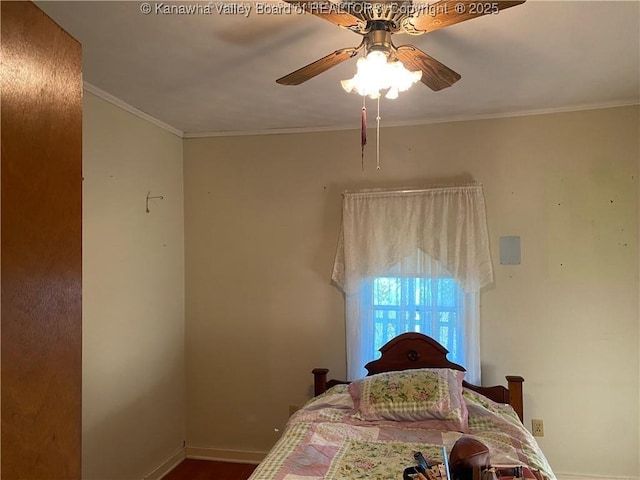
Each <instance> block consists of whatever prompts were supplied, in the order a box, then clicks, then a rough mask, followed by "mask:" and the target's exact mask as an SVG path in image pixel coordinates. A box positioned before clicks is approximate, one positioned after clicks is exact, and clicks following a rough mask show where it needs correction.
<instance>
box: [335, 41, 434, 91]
mask: <svg viewBox="0 0 640 480" xmlns="http://www.w3.org/2000/svg"><path fill="white" fill-rule="evenodd" d="M356 67H357V71H356V74H355V75H354V76H353V78H350V79H348V80H342V81H341V82H340V83H341V85H342V88H343V89H344V90H345V91H346V92H347V93H351V92H354V93H357V94H359V95H362V96H368V97H370V98H374V99H375V98H379V97H380V95H381V91H384V90H387V94H386V98H390V99H393V98H398V93H399V92H404V91H406V90H408V89H409V88H410V87H411V86H412V85H413V84H414V83H416V82H418V81H419V80H420V79H421V78H422V71H420V70H419V71H416V72H411V71H409V70H407V69H406V68H405V66H404V65H403V64H402V63H401V62H398V61H395V62H389V61H388V52H385V51H383V50H378V49H376V50H371V51H370V52H369V53H368V54H367V56H366V57H361V58H359V59H358V62H357V65H356Z"/></svg>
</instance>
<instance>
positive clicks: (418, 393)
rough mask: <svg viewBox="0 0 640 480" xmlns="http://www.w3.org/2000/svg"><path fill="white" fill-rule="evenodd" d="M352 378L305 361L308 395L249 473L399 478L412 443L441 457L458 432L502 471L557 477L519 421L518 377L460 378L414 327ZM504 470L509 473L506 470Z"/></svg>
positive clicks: (264, 478) (309, 479)
mask: <svg viewBox="0 0 640 480" xmlns="http://www.w3.org/2000/svg"><path fill="white" fill-rule="evenodd" d="M380 352H381V354H382V355H381V357H380V358H379V359H377V360H374V361H372V362H369V363H368V364H367V365H366V366H365V368H366V369H367V371H368V376H367V377H365V378H363V379H359V380H356V381H353V382H350V383H349V382H345V381H340V380H335V379H328V378H327V375H328V370H327V369H324V368H316V369H314V370H313V372H312V373H313V375H314V391H315V395H316V396H315V397H314V398H313V399H311V400H310V401H309V402H308V403H307V404H306V405H305V406H304V407H303V408H301V409H300V410H299V411H297V412H296V413H295V414H294V415H292V416H291V418H290V419H289V421H288V423H287V426H286V428H285V430H284V432H283V434H282V436H281V437H280V439H279V440H278V441H277V442H276V444H275V445H274V447H273V448H272V449H271V451H270V452H269V453H268V454H267V456H266V457H265V459H264V460H263V461H262V462H261V463H260V465H258V467H257V468H256V470H255V471H254V473H253V474H252V475H251V477H250V479H249V480H320V479H327V480H334V479H335V480H337V479H342V480H355V479H363V478H367V479H385V480H386V479H402V478H403V471H404V470H405V469H406V468H407V467H411V466H413V465H415V460H414V456H413V455H414V452H417V451H420V452H422V453H423V455H424V456H425V457H426V458H427V459H428V460H431V461H434V462H442V461H443V458H444V456H443V451H442V450H443V449H442V447H443V446H444V447H445V449H446V451H447V452H451V449H452V448H453V445H454V444H455V442H456V441H457V440H458V439H459V438H461V437H463V436H465V437H471V438H474V439H476V440H479V441H481V442H482V443H484V444H485V445H486V446H487V447H488V448H489V452H490V457H491V464H492V465H493V466H496V467H498V468H499V473H502V476H501V478H502V477H505V476H507V477H508V476H511V477H513V472H514V471H518V472H519V471H520V470H514V469H513V467H523V468H522V472H523V475H522V476H523V477H524V478H528V479H538V480H539V479H547V480H555V476H554V474H553V472H552V470H551V467H550V466H549V463H548V461H547V460H546V458H545V456H544V454H543V453H542V451H541V450H540V448H539V446H538V444H537V442H536V440H535V439H534V438H533V436H532V435H531V434H530V433H529V431H528V430H527V429H526V428H525V427H524V425H523V424H522V418H523V395H522V383H523V381H524V380H523V379H522V377H517V376H508V377H506V379H507V387H504V386H493V387H480V386H476V385H472V384H470V383H467V382H466V381H464V373H465V370H464V368H463V367H462V366H460V365H457V364H455V363H452V362H450V361H449V360H448V359H447V353H448V351H447V350H446V349H445V348H444V347H443V346H442V345H440V344H439V343H438V342H436V341H435V340H434V339H432V338H430V337H428V336H426V335H423V334H420V333H413V332H411V333H404V334H401V335H399V336H397V337H396V338H394V339H392V340H391V341H389V342H388V343H387V344H385V345H384V346H383V347H382V348H381V349H380ZM510 472H511V473H510Z"/></svg>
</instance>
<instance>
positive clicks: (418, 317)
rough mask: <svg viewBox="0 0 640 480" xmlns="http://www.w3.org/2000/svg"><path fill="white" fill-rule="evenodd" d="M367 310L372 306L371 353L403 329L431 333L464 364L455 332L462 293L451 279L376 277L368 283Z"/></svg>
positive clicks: (450, 356)
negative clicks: (372, 342) (372, 335)
mask: <svg viewBox="0 0 640 480" xmlns="http://www.w3.org/2000/svg"><path fill="white" fill-rule="evenodd" d="M369 285H370V287H371V290H368V291H370V292H371V293H370V294H369V295H368V299H369V300H368V302H369V303H368V305H363V307H364V308H365V309H366V310H369V309H372V310H373V312H371V316H369V317H368V318H372V319H373V322H374V325H373V334H374V339H373V340H374V345H372V347H373V349H374V352H376V351H377V350H378V349H379V348H380V347H381V346H382V345H384V344H385V343H386V342H388V341H389V340H391V339H392V338H394V337H395V336H397V335H399V334H400V333H403V332H421V333H425V334H426V335H430V336H431V337H433V338H434V339H436V340H437V341H438V342H440V343H441V344H442V345H443V346H444V347H445V348H446V349H447V350H449V356H448V358H449V359H450V360H451V361H453V362H457V363H464V362H463V358H462V352H461V351H460V352H459V349H460V348H462V347H461V345H458V340H459V338H458V333H457V332H459V329H460V328H462V326H461V325H458V324H457V322H459V321H461V319H462V315H461V314H460V313H459V312H460V311H461V308H462V299H463V296H462V293H461V290H460V288H459V287H458V285H457V283H456V282H455V280H453V279H452V278H428V277H397V276H396V277H392V276H389V277H377V278H375V279H373V281H372V282H371V283H370V284H369Z"/></svg>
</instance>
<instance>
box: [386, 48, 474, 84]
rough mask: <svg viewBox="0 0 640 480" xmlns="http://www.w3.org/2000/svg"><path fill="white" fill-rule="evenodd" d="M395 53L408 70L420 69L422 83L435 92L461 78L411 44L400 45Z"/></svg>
mask: <svg viewBox="0 0 640 480" xmlns="http://www.w3.org/2000/svg"><path fill="white" fill-rule="evenodd" d="M395 53H396V57H397V58H398V60H400V62H402V64H403V65H404V66H405V67H406V68H407V69H408V70H411V71H417V70H422V78H421V81H422V83H424V84H425V85H426V86H427V87H429V88H430V89H431V90H434V91H436V92H437V91H438V90H442V89H443V88H447V87H450V86H451V85H453V84H454V83H456V82H457V81H458V80H460V78H462V77H461V76H460V74H459V73H456V72H454V71H453V70H451V69H450V68H449V67H447V66H446V65H443V64H442V63H440V62H439V61H437V60H436V59H435V58H433V57H430V56H429V55H427V54H426V53H424V52H423V51H422V50H420V49H419V48H417V47H414V46H413V45H400V46H399V47H397V49H396V52H395Z"/></svg>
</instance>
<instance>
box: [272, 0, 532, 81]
mask: <svg viewBox="0 0 640 480" xmlns="http://www.w3.org/2000/svg"><path fill="white" fill-rule="evenodd" d="M284 1H285V2H287V3H289V4H291V5H292V6H293V7H295V8H296V9H297V11H304V12H306V13H311V14H313V15H315V16H317V17H320V18H323V19H324V20H327V21H329V22H331V23H333V24H334V25H338V26H340V27H342V28H346V29H348V30H351V31H352V32H354V33H357V34H358V35H361V36H362V37H363V39H362V42H361V43H360V45H359V46H357V47H347V48H341V49H340V50H336V51H335V52H333V53H331V54H329V55H327V56H325V57H323V58H321V59H319V60H316V61H315V62H313V63H310V64H309V65H306V66H304V67H302V68H300V69H298V70H296V71H295V72H292V73H290V74H288V75H285V76H284V77H281V78H279V79H278V80H276V82H277V83H279V84H281V85H300V84H301V83H304V82H306V81H307V80H309V79H311V78H313V77H315V76H316V75H319V74H321V73H323V72H325V71H327V70H329V69H330V68H332V67H335V66H336V65H338V64H340V63H342V62H344V61H346V60H348V59H350V58H353V57H354V56H355V55H356V54H358V52H360V51H361V50H363V49H364V51H365V53H366V54H369V53H371V52H372V51H380V52H382V53H383V54H384V55H385V56H386V57H387V59H388V61H396V60H397V61H400V62H401V63H402V64H403V65H404V66H405V68H407V69H408V70H412V71H421V72H422V77H421V81H422V83H424V84H425V85H426V86H428V87H429V88H431V89H432V90H434V91H438V90H442V89H443V88H447V87H450V86H451V85H453V84H454V83H456V82H457V81H458V80H460V78H461V77H460V74H458V73H456V72H455V71H453V70H452V69H450V68H449V67H447V66H446V65H443V64H442V63H440V62H439V61H437V60H436V59H434V58H433V57H430V56H429V55H427V54H426V53H425V52H423V51H422V50H420V49H419V48H417V47H415V46H413V45H400V46H397V47H396V46H395V45H394V44H393V42H392V40H391V36H392V35H393V34H394V33H408V34H411V35H421V34H423V33H428V32H432V31H434V30H438V29H440V28H444V27H448V26H449V25H453V24H456V23H460V22H464V21H466V20H471V19H472V18H476V17H480V16H483V15H490V14H497V13H499V12H500V11H501V10H504V9H506V8H510V7H514V6H516V5H520V4H522V3H524V2H525V0H515V1H466V0H440V1H438V2H435V3H427V2H426V1H411V0H405V1H363V0H360V1H355V0H354V1H330V0H320V1H309V0H307V1H294V0H284Z"/></svg>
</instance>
